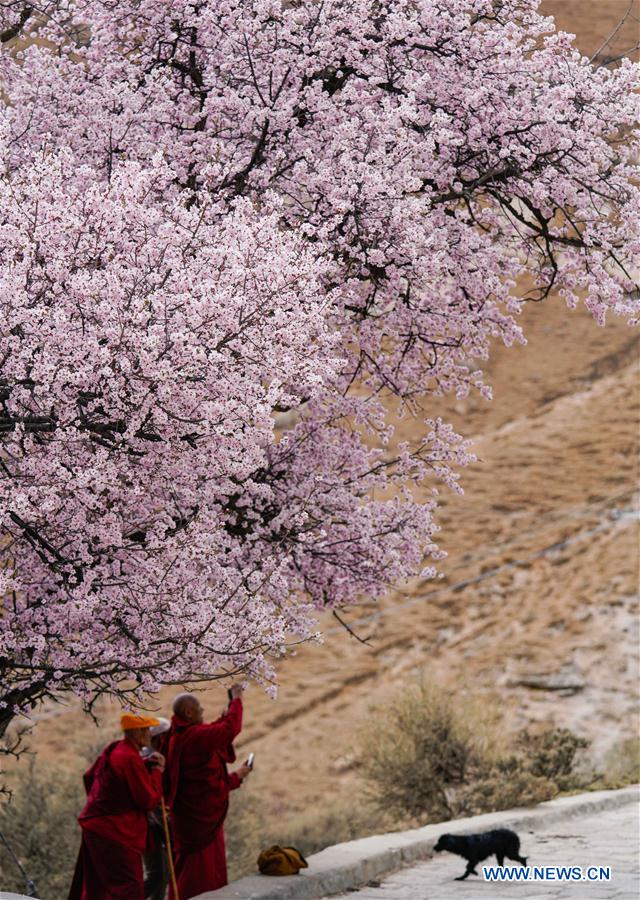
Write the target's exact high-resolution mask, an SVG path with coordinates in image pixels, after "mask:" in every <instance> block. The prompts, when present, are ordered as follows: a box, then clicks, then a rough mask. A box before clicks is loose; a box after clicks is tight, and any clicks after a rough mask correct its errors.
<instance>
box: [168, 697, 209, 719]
mask: <svg viewBox="0 0 640 900" xmlns="http://www.w3.org/2000/svg"><path fill="white" fill-rule="evenodd" d="M173 713H174V715H176V716H179V718H181V719H186V721H187V722H197V721H202V706H201V705H200V701H199V700H198V698H197V696H196V695H195V694H186V693H185V694H178V696H177V697H176V698H175V700H174V701H173Z"/></svg>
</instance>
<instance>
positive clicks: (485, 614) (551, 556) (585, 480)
mask: <svg viewBox="0 0 640 900" xmlns="http://www.w3.org/2000/svg"><path fill="white" fill-rule="evenodd" d="M627 5H628V4H627V2H626V0H620V2H618V0H600V2H596V0H562V2H560V0H557V2H548V3H546V4H544V6H545V9H546V11H548V12H551V13H554V14H557V15H558V19H559V21H560V24H561V26H562V27H565V28H567V29H568V30H577V31H579V36H580V40H581V42H582V46H583V49H584V50H585V52H588V53H590V52H593V50H594V49H595V48H596V47H597V46H598V45H599V43H601V36H602V35H606V34H608V33H609V32H610V31H611V30H612V28H613V25H614V24H615V21H616V20H617V19H618V18H619V17H620V15H622V13H624V11H625V9H626V8H627ZM632 30H633V29H632ZM633 39H634V38H633V35H632V33H631V32H630V30H629V23H628V26H627V29H626V31H625V33H624V34H623V35H622V36H618V39H617V40H618V45H622V46H629V45H630V44H631V43H632V42H633ZM522 319H523V325H524V327H525V331H526V334H527V337H528V339H529V343H528V345H527V346H526V347H516V348H512V349H510V350H507V349H505V348H503V347H496V349H495V354H494V356H493V358H492V360H491V363H490V365H489V368H488V371H489V374H490V380H491V382H492V384H493V386H494V394H495V399H494V401H493V402H492V403H491V404H487V403H485V402H484V401H481V400H477V399H469V400H466V401H462V402H455V401H448V402H447V403H443V404H441V405H440V407H439V408H438V409H436V408H435V407H429V410H428V411H429V413H430V414H432V415H433V414H436V413H439V414H443V415H445V416H446V417H448V418H449V419H450V420H452V421H453V422H454V424H455V425H456V426H457V427H458V428H459V429H460V430H462V431H463V432H464V433H465V434H466V435H469V436H474V440H475V450H476V452H477V454H478V456H479V457H480V462H479V463H478V464H477V465H476V466H475V467H474V468H473V469H472V470H470V471H468V472H466V473H465V477H464V488H465V494H464V496H463V497H457V496H447V497H446V498H444V500H445V502H444V505H443V509H442V514H441V523H442V526H443V530H442V535H441V542H442V545H443V546H444V548H445V549H446V550H447V551H448V553H449V556H448V558H447V560H446V561H445V562H444V563H443V565H442V572H443V578H442V579H441V580H439V581H433V582H425V583H416V584H413V585H411V586H409V587H408V588H407V589H406V590H404V591H402V592H398V593H397V594H395V595H394V596H393V597H391V598H389V599H388V600H387V601H386V602H384V603H383V604H379V605H376V606H373V605H369V606H368V607H367V606H365V607H361V608H360V609H358V610H354V611H351V613H349V616H348V617H349V620H350V621H351V622H353V623H354V625H355V628H356V630H357V632H358V634H360V635H361V636H363V637H366V638H368V639H369V641H370V643H369V644H368V645H364V644H361V643H359V642H357V641H356V640H354V639H353V638H351V637H350V636H349V635H348V634H347V633H346V631H344V630H343V629H342V628H341V627H340V626H338V625H337V623H336V622H335V620H332V619H331V618H329V617H327V619H326V620H325V621H324V622H323V625H324V627H325V634H326V643H325V644H324V646H322V647H305V648H303V649H302V650H301V651H300V652H299V654H298V656H297V657H295V658H293V659H290V660H288V661H286V662H285V663H284V664H283V665H282V667H281V677H282V684H283V687H282V690H281V692H280V696H279V699H278V701H276V702H273V701H270V700H268V699H267V698H266V697H265V696H263V695H261V694H260V692H259V691H258V690H257V689H255V688H253V689H251V690H250V691H249V693H248V695H247V698H246V699H247V715H246V730H245V732H244V734H243V736H242V740H241V741H240V742H239V744H240V747H241V748H246V749H249V748H250V749H252V750H254V751H256V754H257V760H258V766H257V770H256V773H255V775H254V776H253V778H254V785H255V787H256V788H262V789H263V790H264V791H265V793H267V792H271V791H272V785H273V784H277V785H278V789H277V796H276V795H275V793H273V794H272V795H273V802H272V813H273V814H274V815H281V814H282V813H284V812H287V811H292V810H298V809H303V808H308V806H309V804H310V803H313V802H318V801H320V799H321V798H322V797H323V796H326V793H327V792H332V793H335V792H336V791H343V790H348V789H351V788H352V787H357V784H354V782H357V773H356V771H355V770H354V769H353V767H352V766H351V764H350V760H351V758H352V755H353V748H354V742H355V737H354V734H355V731H356V730H357V727H358V724H359V723H360V722H362V721H363V720H364V719H366V715H367V708H368V706H369V704H370V702H371V700H372V699H375V698H376V697H378V696H379V695H380V693H381V692H383V693H384V692H385V691H388V690H390V689H392V688H393V687H394V686H398V685H400V684H401V683H402V682H403V681H404V680H405V679H406V678H407V677H411V676H415V675H416V674H418V673H421V672H423V673H425V675H426V677H428V678H433V679H436V680H438V681H439V682H441V683H443V684H444V685H447V686H448V687H449V688H451V689H452V690H456V691H463V690H466V689H473V690H474V691H476V692H479V693H483V694H486V696H487V699H488V702H489V703H491V704H494V703H495V706H496V708H498V709H500V711H501V712H503V713H504V715H505V717H506V720H507V724H508V725H509V726H510V727H519V726H521V725H523V724H525V723H529V722H533V721H545V722H554V723H557V724H561V725H569V726H571V727H573V728H574V729H575V730H576V731H579V732H581V733H585V734H587V735H589V736H590V737H591V738H592V739H593V741H594V747H595V750H596V752H602V751H604V750H605V749H606V748H607V747H608V746H610V745H611V744H612V743H613V742H614V741H615V740H616V738H618V737H619V736H621V735H625V734H627V733H629V732H631V731H632V729H633V727H634V724H635V725H637V715H638V703H637V677H638V673H637V664H638V655H637V647H638V636H637V623H638V618H637V614H638V610H637V603H638V563H639V557H638V543H637V518H638V503H637V497H634V490H637V485H638V464H637V459H638V449H639V448H638V443H639V439H638V432H639V423H640V413H639V410H638V405H639V400H640V393H639V382H638V361H639V354H638V349H639V343H638V341H639V336H638V334H637V333H634V332H631V331H630V330H629V329H628V328H627V327H626V325H625V324H624V323H623V322H619V321H617V322H612V323H611V324H610V326H609V327H607V328H606V329H599V328H597V327H596V326H595V324H594V323H593V321H592V320H591V318H590V317H589V316H588V314H587V313H586V312H585V311H584V310H578V311H577V312H573V313H570V312H568V311H567V310H566V309H565V308H564V307H563V305H562V304H561V303H560V302H559V301H558V300H556V299H553V300H550V301H549V302H547V303H545V304H544V305H543V306H532V307H529V308H527V310H526V311H525V313H524V315H523V317H522ZM412 427H415V426H412V424H411V423H410V422H407V421H404V422H402V423H400V425H399V430H400V433H401V435H403V434H404V435H406V436H410V434H411V429H412ZM170 695H171V692H170V691H169V692H166V693H165V694H164V695H163V700H164V701H165V702H166V701H167V700H168V699H169V697H170ZM205 702H206V704H207V706H208V708H209V710H210V712H211V714H212V715H217V713H218V711H219V709H220V708H221V707H222V705H223V703H224V692H223V690H222V689H221V688H220V687H217V686H215V687H213V688H212V689H211V690H210V691H209V692H207V695H206V700H205ZM116 720H117V711H116V710H115V708H105V709H104V710H103V720H102V721H103V725H104V729H103V731H102V732H101V733H100V734H98V733H97V732H96V729H95V727H94V725H93V724H92V723H91V722H90V721H89V720H88V719H86V718H85V717H83V716H81V715H80V714H79V713H78V711H77V708H76V707H75V706H72V707H70V708H69V709H68V710H66V711H65V710H61V709H59V708H58V709H52V710H49V711H46V710H45V711H44V712H43V715H42V717H41V718H40V720H39V722H38V724H37V727H36V729H35V733H34V742H35V745H36V747H37V748H38V750H39V752H40V754H41V756H42V757H45V758H47V759H50V758H52V757H54V756H58V755H59V754H61V755H62V757H63V758H64V759H65V761H66V763H67V764H69V765H77V764H78V760H79V754H80V751H81V748H82V747H83V746H85V745H86V744H87V743H96V742H100V741H101V740H104V741H106V739H107V738H109V737H110V736H111V729H112V728H113V726H114V725H115V722H116Z"/></svg>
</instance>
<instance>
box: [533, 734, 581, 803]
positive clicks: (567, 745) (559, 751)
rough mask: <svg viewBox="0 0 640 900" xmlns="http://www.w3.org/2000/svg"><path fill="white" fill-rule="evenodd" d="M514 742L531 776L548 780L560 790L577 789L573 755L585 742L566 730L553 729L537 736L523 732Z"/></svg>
mask: <svg viewBox="0 0 640 900" xmlns="http://www.w3.org/2000/svg"><path fill="white" fill-rule="evenodd" d="M518 742H519V744H520V748H521V753H522V754H523V755H525V758H526V759H527V760H528V769H529V771H530V772H531V774H532V775H537V776H539V777H541V778H548V779H551V780H552V781H554V782H555V783H556V784H557V786H558V788H560V790H572V789H573V788H575V787H580V786H581V783H580V781H579V780H578V779H577V777H576V772H575V764H576V755H577V753H578V752H579V751H580V750H585V749H586V748H587V747H588V746H589V741H587V740H585V739H584V738H582V737H579V736H578V735H576V734H574V733H573V732H572V731H570V730H569V729H568V728H554V729H551V730H549V731H545V732H543V733H542V734H537V735H532V734H529V732H528V731H523V732H522V733H521V734H520V735H519V738H518Z"/></svg>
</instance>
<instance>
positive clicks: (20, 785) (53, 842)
mask: <svg viewBox="0 0 640 900" xmlns="http://www.w3.org/2000/svg"><path fill="white" fill-rule="evenodd" d="M83 803H84V790H83V787H82V780H81V778H79V777H78V776H76V775H72V774H69V773H67V772H62V771H59V770H56V769H52V768H50V767H44V766H41V767H40V768H38V767H36V765H35V764H34V762H33V761H31V763H30V765H29V768H28V770H27V771H26V772H24V773H23V774H21V775H20V776H19V777H18V778H17V780H16V783H15V785H14V786H13V789H12V792H11V795H10V796H8V797H5V798H3V800H2V803H1V804H0V831H1V832H2V834H3V835H4V836H5V838H6V840H7V841H8V843H9V844H10V846H11V848H12V850H13V852H14V853H15V855H16V856H17V857H18V859H19V860H20V862H21V863H22V865H23V867H24V869H25V870H26V872H27V874H28V876H29V878H31V879H32V880H33V881H34V882H35V884H36V886H37V888H38V893H39V895H40V897H46V898H47V900H63V898H65V897H66V896H67V894H68V891H69V885H70V883H71V877H72V875H73V869H74V866H75V862H76V857H77V855H78V846H79V843H80V829H79V827H78V823H77V815H78V812H79V810H80V809H81V808H82V805H83ZM0 874H1V877H0V885H1V887H2V888H4V889H5V890H8V891H16V892H17V893H24V892H25V883H24V881H23V879H22V876H21V874H20V872H19V870H18V868H17V866H16V865H15V862H14V861H13V860H12V859H11V856H10V854H9V852H8V850H7V848H6V847H5V846H4V845H3V844H2V843H1V842H0Z"/></svg>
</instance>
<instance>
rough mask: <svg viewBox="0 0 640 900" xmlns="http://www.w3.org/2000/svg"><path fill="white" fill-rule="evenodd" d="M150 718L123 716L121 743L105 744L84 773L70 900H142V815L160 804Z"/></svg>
mask: <svg viewBox="0 0 640 900" xmlns="http://www.w3.org/2000/svg"><path fill="white" fill-rule="evenodd" d="M157 724H158V719H154V718H152V717H151V716H138V715H134V714H133V713H125V714H124V715H123V716H122V718H121V727H122V731H123V732H124V736H123V738H122V740H119V741H114V742H113V743H112V744H109V746H108V747H106V748H105V749H104V750H103V752H102V753H101V754H100V756H99V757H98V759H97V760H96V762H95V763H94V764H93V765H92V766H91V768H90V769H89V770H88V771H87V772H86V773H85V776H84V785H85V788H86V791H87V802H86V805H85V807H84V809H83V810H82V812H81V813H80V816H79V819H78V821H79V822H80V826H81V828H82V843H81V845H80V853H79V855H78V862H77V864H76V870H75V874H74V876H73V883H72V885H71V891H70V893H69V900H144V886H143V885H144V882H143V870H142V855H143V853H144V849H145V845H146V842H147V813H148V812H149V810H151V809H154V807H156V806H157V805H158V804H159V803H160V797H161V794H162V772H163V771H164V756H163V755H162V754H161V753H158V752H152V753H150V754H148V755H147V756H146V758H144V759H143V757H142V755H141V751H142V749H143V747H149V745H150V743H151V739H150V735H149V729H150V728H151V727H152V726H154V725H157Z"/></svg>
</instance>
